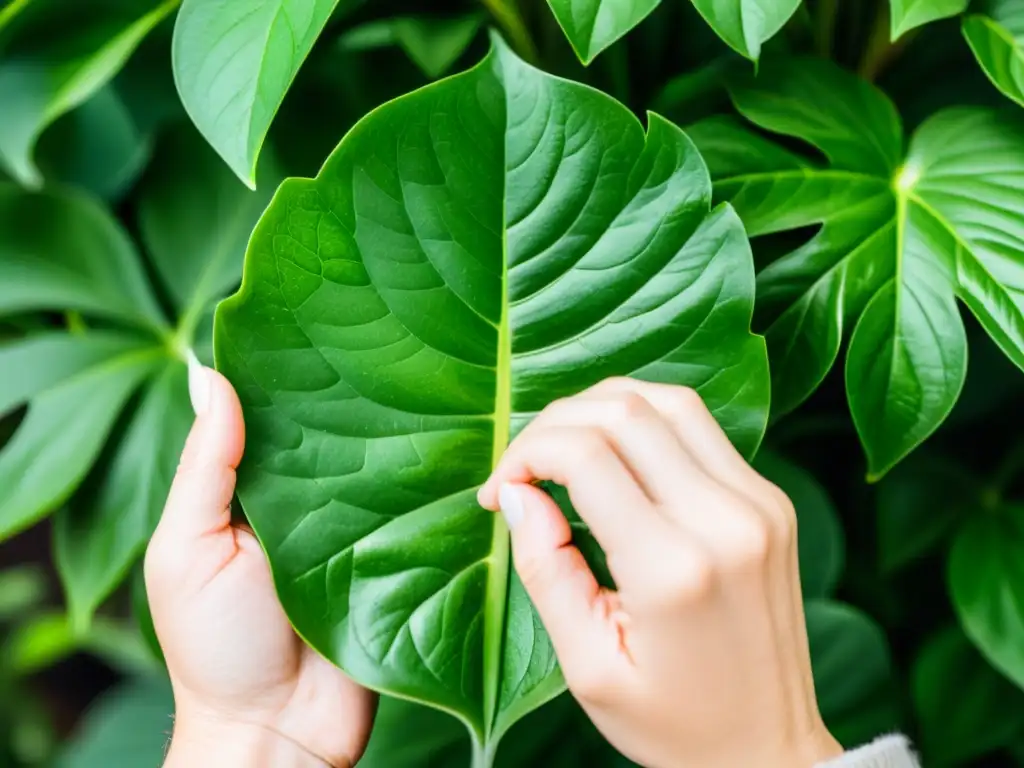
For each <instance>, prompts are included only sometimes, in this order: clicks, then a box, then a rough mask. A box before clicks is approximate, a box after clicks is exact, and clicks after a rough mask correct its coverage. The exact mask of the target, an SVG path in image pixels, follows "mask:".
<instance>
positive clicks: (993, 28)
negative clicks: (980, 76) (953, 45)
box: [963, 0, 1024, 106]
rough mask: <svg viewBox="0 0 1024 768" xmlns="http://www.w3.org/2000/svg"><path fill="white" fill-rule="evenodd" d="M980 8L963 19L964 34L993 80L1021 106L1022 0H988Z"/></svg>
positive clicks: (1023, 79)
mask: <svg viewBox="0 0 1024 768" xmlns="http://www.w3.org/2000/svg"><path fill="white" fill-rule="evenodd" d="M979 10H980V11H981V13H975V14H971V15H970V16H968V17H967V18H966V19H964V22H963V32H964V37H965V38H966V39H967V43H968V44H969V45H970V46H971V50H972V51H973V52H974V57H975V58H976V59H977V60H978V64H979V65H981V68H982V70H983V71H984V72H985V74H986V75H988V78H989V80H991V81H992V84H993V85H994V86H995V87H996V88H998V89H999V90H1000V91H1002V93H1003V94H1004V95H1005V96H1006V97H1007V98H1008V99H1013V101H1015V102H1017V103H1018V104H1020V105H1021V106H1024V2H1021V0H988V2H985V3H982V4H981V5H980V6H979Z"/></svg>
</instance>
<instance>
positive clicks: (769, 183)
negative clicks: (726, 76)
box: [691, 59, 1024, 478]
mask: <svg viewBox="0 0 1024 768" xmlns="http://www.w3.org/2000/svg"><path fill="white" fill-rule="evenodd" d="M731 93H732V97H733V100H734V102H735V104H736V107H737V109H739V111H740V112H741V113H742V114H743V115H744V116H745V117H746V118H747V119H748V120H750V121H751V122H752V123H754V124H755V125H757V126H758V127H760V128H762V129H765V130H767V131H772V132H775V133H781V134H785V135H787V136H792V137H794V138H797V139H801V140H802V141H804V142H806V143H807V144H808V145H810V146H811V147H814V148H816V149H817V150H819V151H820V152H821V153H823V154H824V155H825V156H826V157H827V158H828V161H829V162H828V164H827V165H822V164H821V163H819V162H815V161H812V160H809V159H806V158H805V157H803V156H801V155H798V154H796V153H794V152H793V151H791V150H789V149H786V148H783V147H782V146H781V145H779V144H776V143H774V142H772V141H770V140H768V139H766V138H763V137H762V136H761V135H759V134H757V133H754V132H753V131H752V130H750V129H748V128H747V127H745V126H742V125H740V124H739V123H738V122H736V121H733V120H731V119H714V120H711V121H706V122H704V123H700V124H698V125H697V126H695V127H694V128H693V130H692V131H691V136H692V137H693V138H694V140H695V141H696V142H697V144H698V146H699V147H700V148H701V150H702V152H703V154H704V157H705V159H706V160H707V162H708V165H709V167H710V169H711V173H712V177H713V179H714V181H715V191H716V195H717V196H718V197H721V198H724V199H728V200H730V201H732V203H733V205H735V207H736V210H737V212H738V213H739V214H740V216H741V217H742V219H743V221H744V224H745V225H746V227H747V231H748V232H749V233H750V234H751V235H755V236H756V235H771V234H776V233H785V232H791V231H793V230H797V229H800V228H804V227H816V228H817V232H816V233H815V234H814V236H813V237H811V239H810V240H809V241H807V242H806V243H805V244H804V245H802V246H800V247H798V248H796V249H795V250H793V251H791V252H789V253H787V254H786V255H784V256H783V257H781V258H779V259H778V260H776V261H775V262H773V263H772V264H771V265H769V266H768V267H767V268H766V269H764V270H763V271H762V272H761V273H760V274H759V276H758V307H759V310H760V311H763V312H764V313H765V314H766V315H767V316H768V319H770V320H771V322H770V323H769V324H768V331H767V338H768V349H769V354H770V356H771V357H772V370H773V375H774V381H773V385H774V386H773V392H772V393H773V402H774V405H775V408H776V411H777V413H785V412H787V411H789V410H792V409H793V408H795V407H796V406H797V405H799V404H800V403H801V402H802V401H803V400H804V399H805V398H806V397H807V396H808V395H809V394H810V393H811V392H813V391H814V389H815V388H816V387H817V386H818V384H819V383H820V382H821V381H822V379H824V377H825V375H826V374H827V373H828V371H829V369H830V368H831V367H832V364H833V362H834V361H835V360H836V358H837V356H838V354H839V350H840V347H841V344H842V341H843V336H844V333H845V330H846V325H847V323H848V322H852V323H854V331H853V334H852V337H851V339H850V346H849V351H848V356H847V365H846V385H847V392H848V395H849V401H850V409H851V411H852V413H853V418H854V422H855V424H856V426H857V430H858V432H859V434H860V437H861V441H862V442H863V444H864V448H865V450H866V452H867V457H868V465H869V474H870V476H871V477H873V478H878V477H880V476H882V475H883V474H885V472H886V471H888V470H889V469H890V468H891V467H892V466H893V465H895V464H896V463H897V462H898V461H899V460H900V459H901V458H903V457H904V456H906V455H907V453H909V452H910V451H911V450H913V449H914V448H915V447H916V446H917V445H919V444H920V443H921V442H922V441H924V440H925V439H926V438H927V437H928V436H929V435H930V434H931V433H932V432H933V431H934V430H935V429H936V428H937V427H938V426H939V424H941V423H942V421H943V419H945V417H946V416H947V415H948V414H949V412H950V410H951V409H952V407H953V405H954V403H955V402H956V398H957V396H958V394H959V392H960V388H961V386H962V384H963V380H964V375H965V372H966V368H967V344H966V341H965V333H964V327H963V323H962V321H961V319H960V316H959V313H958V311H957V305H956V298H959V299H960V300H961V301H963V302H964V304H966V305H967V307H968V308H969V309H970V310H971V311H972V312H973V313H974V314H975V315H976V316H977V317H978V319H979V320H980V321H981V324H982V326H983V327H984V328H985V330H986V331H987V332H988V334H989V335H990V336H991V337H992V338H993V340H994V341H995V342H996V343H997V344H998V345H999V347H1000V348H1001V349H1002V350H1003V352H1004V353H1005V354H1006V355H1007V356H1009V357H1010V358H1011V359H1012V360H1013V361H1014V362H1015V363H1016V364H1017V365H1018V366H1024V292H1022V286H1024V216H1022V213H1024V186H1022V185H1021V183H1020V179H1021V178H1022V176H1024V121H1022V120H1020V119H1016V117H1015V115H1013V114H1009V115H1004V114H1000V113H996V112H992V111H988V110H982V109H968V108H957V109H949V110H945V111H943V112H940V113H938V114H937V115H935V116H933V117H932V118H931V119H929V120H928V121H927V122H926V123H925V124H924V125H923V126H921V128H920V129H919V130H918V131H917V132H916V133H915V134H914V136H913V137H912V138H911V141H910V148H909V151H908V152H907V154H906V155H905V156H904V154H903V151H902V147H903V135H902V131H901V129H900V123H899V118H898V116H897V114H896V110H895V108H894V107H893V106H892V104H891V103H890V102H889V101H888V99H886V98H885V96H884V95H883V94H882V93H881V92H879V91H877V90H875V89H874V88H873V87H872V86H870V85H868V84H867V83H865V82H862V81H860V80H857V79H856V78H854V77H853V75H850V74H847V73H845V72H843V71H842V70H840V69H838V68H837V67H835V66H834V65H831V64H828V63H826V62H821V61H814V60H800V59H791V60H774V61H768V62H764V64H763V66H762V71H761V74H760V77H758V78H756V79H755V78H753V77H752V76H750V77H740V78H737V79H736V80H734V82H733V85H732V87H731Z"/></svg>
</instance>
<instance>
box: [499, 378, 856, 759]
mask: <svg viewBox="0 0 1024 768" xmlns="http://www.w3.org/2000/svg"><path fill="white" fill-rule="evenodd" d="M540 480H550V481H553V482H556V483H558V484H560V485H563V486H565V487H566V489H567V490H568V492H569V495H570V497H571V499H572V502H573V506H574V507H575V508H576V510H577V511H578V512H579V514H580V516H581V517H582V518H583V520H584V521H585V522H586V523H587V524H588V525H589V526H590V530H591V532H592V533H593V535H594V536H595V537H596V538H597V540H598V542H599V543H600V544H601V546H602V548H603V549H604V551H605V553H606V555H607V558H608V566H609V569H610V571H611V573H612V576H613V577H614V579H615V582H616V584H617V587H618V589H617V591H614V592H613V591H608V590H605V589H602V588H601V587H599V586H598V583H597V581H596V580H595V578H594V575H593V573H592V572H591V570H590V569H589V567H588V566H587V564H586V562H585V561H584V559H583V557H582V555H581V554H580V552H579V550H578V549H576V548H575V547H574V546H573V545H572V538H571V532H570V529H569V525H568V523H567V522H566V520H565V517H564V516H563V515H562V513H561V511H560V510H559V509H558V507H557V506H556V505H555V504H554V502H553V501H552V500H551V499H550V497H548V496H547V495H546V494H545V493H544V492H543V491H541V490H540V489H538V488H536V487H535V486H534V485H532V483H534V482H536V481H540ZM479 497H480V503H481V504H482V505H483V506H484V507H487V508H489V509H495V510H496V509H499V508H501V510H502V511H503V512H504V514H505V516H506V518H507V520H508V522H509V527H510V529H511V536H512V549H513V555H514V558H515V564H516V570H517V572H518V573H519V576H520V578H521V579H522V581H523V584H524V586H525V587H526V590H527V592H528V593H529V594H530V597H531V599H532V600H533V602H534V604H535V606H536V607H537V611H538V613H539V614H540V616H541V619H542V620H543V622H544V625H545V626H546V628H547V630H548V632H549V634H550V636H551V640H552V643H553V644H554V646H555V651H556V653H557V655H558V658H559V661H560V663H561V666H562V670H563V672H564V674H565V679H566V682H567V684H568V686H569V689H570V690H571V691H572V693H573V694H574V695H575V696H576V698H577V699H578V700H579V701H580V703H581V704H582V706H583V708H584V709H585V710H586V712H587V714H588V715H589V716H590V717H591V719H592V720H593V721H594V723H595V724H596V725H597V727H598V728H599V729H600V730H601V731H602V733H603V734H604V735H605V737H606V738H607V739H608V740H609V741H610V742H611V743H612V744H613V745H614V746H615V747H616V748H617V749H618V750H619V751H620V752H622V753H623V754H625V755H626V756H627V757H629V758H631V759H632V760H634V761H636V762H638V763H640V764H641V765H644V766H648V768H674V767H675V766H699V767H700V768H754V767H755V766H756V768H810V766H813V765H815V764H817V763H818V762H821V761H825V760H829V759H831V758H834V757H836V756H838V755H840V754H842V751H843V750H842V748H841V747H840V746H839V744H838V742H836V740H835V739H834V738H833V737H832V736H831V734H829V732H828V730H827V729H826V728H825V726H824V724H823V722H822V719H821V716H820V714H819V712H818V706H817V701H816V699H815V695H814V682H813V678H812V675H811V666H810V655H809V651H808V643H807V631H806V627H805V624H804V614H803V605H802V600H801V594H800V579H799V570H798V565H797V547H796V520H795V515H794V511H793V506H792V504H791V503H790V501H789V499H788V498H787V497H786V496H785V494H783V493H782V491H780V490H779V489H778V488H776V487H775V486H774V485H772V484H771V483H769V482H768V481H767V480H765V479H764V478H763V477H761V476H760V475H759V474H757V473H756V472H755V471H754V470H753V469H752V468H751V467H750V465H749V464H747V462H746V461H744V459H743V458H742V457H741V456H740V455H739V453H737V451H736V450H735V449H734V448H733V446H732V445H731V444H730V442H729V440H728V438H727V437H726V435H725V433H724V432H723V431H722V430H721V428H720V427H719V426H718V424H717V422H716V421H715V419H714V417H713V416H712V415H711V413H710V412H709V411H708V410H707V408H706V407H705V405H704V403H703V402H702V401H701V399H700V397H699V396H698V395H697V394H696V393H695V392H694V391H693V390H690V389H684V388H681V387H671V386H666V385H657V384H647V383H642V382H637V381H632V380H629V379H612V380H609V381H606V382H604V383H602V384H599V385H598V386H596V387H594V388H592V389H590V390H588V391H587V392H584V393H583V394H581V395H578V396H576V397H573V398H569V399H567V400H563V401H559V402H556V403H554V404H552V405H551V406H550V407H548V408H547V409H546V410H545V411H544V412H543V413H541V414H540V416H538V417H537V418H536V419H535V420H534V421H533V422H532V423H531V424H530V425H529V426H528V427H527V428H526V429H525V430H524V431H523V432H522V433H521V434H520V435H519V437H518V438H516V440H515V441H513V443H512V444H511V445H510V446H509V448H508V450H507V451H506V453H505V455H504V456H503V457H502V459H501V461H500V462H499V464H498V465H497V467H496V468H495V470H494V472H493V474H492V476H491V477H490V479H489V480H488V482H487V483H486V484H485V485H484V486H483V488H481V490H480V495H479Z"/></svg>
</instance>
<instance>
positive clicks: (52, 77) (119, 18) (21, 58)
mask: <svg viewBox="0 0 1024 768" xmlns="http://www.w3.org/2000/svg"><path fill="white" fill-rule="evenodd" d="M46 3H48V4H49V6H51V7H49V8H48V9H47V12H45V13H43V12H42V11H40V12H38V13H36V14H34V15H35V16H36V17H37V18H36V20H35V23H33V24H26V25H23V27H24V28H19V30H18V31H17V33H16V34H15V35H14V39H13V40H12V41H11V42H10V44H9V45H8V46H7V47H6V48H5V49H4V51H3V56H2V58H0V102H2V103H3V105H4V106H3V108H4V119H3V121H0V168H4V169H5V170H7V171H8V172H9V173H10V174H11V175H12V176H13V177H14V178H16V179H17V180H19V181H20V182H21V183H22V184H25V185H28V186H32V187H37V186H39V185H40V184H41V183H42V176H41V174H40V173H39V170H38V169H37V168H36V166H35V163H34V162H33V160H32V152H33V149H34V147H35V143H36V140H37V139H38V138H39V135H40V134H41V133H42V132H43V130H44V129H45V128H46V127H47V126H48V125H49V124H50V123H52V122H53V121H54V120H55V119H56V118H58V117H59V116H60V115H62V114H64V113H65V112H68V111H69V110H71V109H73V108H74V107H76V106H78V105H79V104H81V103H83V102H84V101H85V100H86V99H88V98H89V97H90V96H91V95H92V94H94V93H95V92H96V91H98V90H99V89H100V88H101V87H102V86H103V85H105V84H106V83H107V82H108V81H109V80H110V79H111V78H112V77H113V76H114V75H115V74H117V71H118V70H119V69H120V68H121V67H122V66H123V65H124V63H125V61H127V59H128V57H129V56H130V55H131V53H132V51H134V50H135V47H136V46H137V45H138V44H139V42H140V41H141V40H142V38H143V37H145V36H146V34H147V33H149V31H150V30H151V29H152V28H153V27H154V26H156V24H157V23H159V22H160V20H161V19H163V18H164V17H165V16H167V14H169V13H170V12H171V11H172V10H173V9H174V8H175V7H176V6H177V4H178V0H101V1H100V2H90V3H88V4H82V5H79V4H75V3H72V4H70V5H68V4H64V3H57V2H53V0H40V3H39V4H46Z"/></svg>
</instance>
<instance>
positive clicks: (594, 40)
mask: <svg viewBox="0 0 1024 768" xmlns="http://www.w3.org/2000/svg"><path fill="white" fill-rule="evenodd" d="M660 3H661V0H548V4H549V5H550V6H551V11H552V12H553V13H554V14H555V18H556V19H558V23H559V24H560V25H561V27H562V31H563V32H565V36H566V37H567V38H569V42H570V44H571V45H572V47H573V50H574V51H576V55H577V56H579V57H580V61H582V62H583V63H584V64H589V63H590V62H591V61H593V60H594V58H595V57H596V56H597V55H598V54H599V53H601V51H603V50H604V49H605V48H607V47H608V46H610V45H611V44H612V43H614V42H615V41H616V40H618V39H619V38H621V37H622V36H623V35H625V34H626V33H627V32H629V30H631V29H632V28H633V27H635V26H636V25H637V24H639V23H640V22H641V21H643V20H644V19H645V18H646V17H647V16H648V14H650V13H651V11H653V10H654V9H655V8H657V7H658V5H659V4H660Z"/></svg>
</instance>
